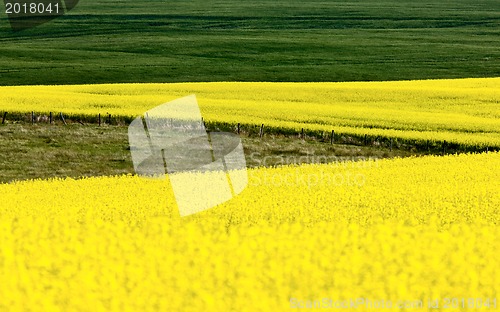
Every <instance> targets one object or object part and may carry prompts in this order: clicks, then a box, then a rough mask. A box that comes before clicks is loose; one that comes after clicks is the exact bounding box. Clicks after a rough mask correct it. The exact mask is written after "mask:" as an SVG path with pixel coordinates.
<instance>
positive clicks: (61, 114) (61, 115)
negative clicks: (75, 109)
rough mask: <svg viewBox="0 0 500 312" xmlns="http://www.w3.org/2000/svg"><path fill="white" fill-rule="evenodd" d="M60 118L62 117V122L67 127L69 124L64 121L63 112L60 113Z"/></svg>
mask: <svg viewBox="0 0 500 312" xmlns="http://www.w3.org/2000/svg"><path fill="white" fill-rule="evenodd" d="M59 116H60V117H61V120H62V122H63V123H64V125H65V126H66V125H67V123H66V120H64V116H63V113H62V112H60V113H59Z"/></svg>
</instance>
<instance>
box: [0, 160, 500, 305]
mask: <svg viewBox="0 0 500 312" xmlns="http://www.w3.org/2000/svg"><path fill="white" fill-rule="evenodd" d="M499 168H500V154H499V153H491V152H490V153H485V154H462V155H448V156H445V157H433V156H429V157H422V158H407V159H393V160H380V161H374V160H372V161H365V162H358V163H352V162H349V163H336V164H328V165H319V164H313V165H304V166H290V167H280V168H267V169H266V168H259V169H252V170H249V185H248V187H247V188H246V189H245V190H244V191H243V192H242V193H241V194H240V195H239V196H237V197H235V198H233V199H232V200H230V201H229V202H226V203H224V204H222V205H220V206H217V207H215V208H212V209H210V210H206V211H204V212H202V213H199V214H196V215H192V216H189V217H186V218H180V217H179V215H178V212H177V208H176V204H175V202H174V200H173V194H172V191H171V189H170V186H169V184H168V181H167V182H166V181H158V180H145V179H142V178H139V177H136V176H120V177H100V178H88V179H81V180H73V179H63V180H50V181H25V182H16V183H13V184H3V185H0V242H1V245H0V281H1V283H0V310H1V311H7V310H8V311H288V310H289V309H290V308H297V307H307V306H317V305H318V304H321V305H322V306H323V307H325V308H329V307H331V306H334V305H335V306H342V305H343V304H350V303H349V300H351V299H353V300H357V301H356V302H358V303H359V305H357V306H354V307H353V306H348V307H350V309H349V310H356V311H373V310H374V309H373V306H374V305H378V306H380V304H384V305H385V306H387V304H389V303H388V302H389V301H390V302H391V303H392V304H400V305H405V306H406V307H407V308H408V310H414V311H426V310H429V309H428V306H427V305H428V300H433V302H435V300H440V301H439V303H440V307H441V310H444V305H445V304H446V303H447V301H446V300H447V299H446V298H457V299H458V300H460V301H459V304H465V305H466V307H467V308H468V309H467V310H474V309H473V308H472V307H471V306H470V304H471V302H472V301H469V300H467V299H466V300H465V301H462V298H477V299H478V300H476V299H474V300H473V302H474V303H473V304H474V305H477V304H480V303H481V302H482V304H485V303H486V302H487V303H488V305H490V308H488V309H484V308H483V309H481V310H488V311H492V310H494V309H493V303H494V299H495V297H498V294H499V293H500V292H499V291H500V284H499V282H498V281H499V280H500V271H499V269H498V268H499V267H500V253H498V250H500V240H499V238H500V228H499V226H498V224H499V218H500V217H499V216H500V208H499V207H500V195H499V193H498V190H499V189H500V180H499V179H498V172H499ZM358 299H363V300H364V301H363V302H364V304H362V303H361V301H359V300H358ZM498 299H500V298H497V300H498ZM479 300H482V301H479ZM487 300H488V301H487ZM449 301H450V304H451V303H452V302H453V301H451V300H449ZM420 303H421V304H422V307H419V305H420ZM499 303H500V302H496V304H497V308H498V304H499ZM467 305H469V306H467ZM400 307H401V306H400ZM410 307H416V308H410ZM384 310H386V309H384ZM393 310H394V309H393ZM452 310H454V311H456V310H458V309H452ZM463 310H465V309H463Z"/></svg>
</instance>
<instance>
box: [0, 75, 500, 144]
mask: <svg viewBox="0 0 500 312" xmlns="http://www.w3.org/2000/svg"><path fill="white" fill-rule="evenodd" d="M190 94H195V95H196V96H197V98H198V102H199V104H200V107H201V110H202V113H203V115H204V116H205V119H206V120H208V121H217V122H228V123H233V124H236V123H242V124H252V125H260V124H262V123H264V124H265V125H266V126H269V127H278V128H287V129H295V130H300V129H301V128H306V129H310V130H319V131H326V132H330V131H331V130H335V131H337V133H346V134H361V135H364V134H368V135H373V136H383V137H394V138H403V139H420V140H439V141H443V140H447V141H449V142H456V143H461V144H468V145H494V146H500V110H499V108H498V105H499V102H500V78H485V79H455V80H424V81H395V82H345V83H344V82H343V83H264V82H263V83H257V82H249V83H232V82H231V83H228V82H215V83H176V84H111V85H78V86H16V87H0V107H1V110H2V111H4V110H6V111H11V112H31V111H38V112H45V113H48V112H50V111H53V112H61V111H62V112H64V113H66V114H78V115H97V114H98V113H101V114H105V113H110V114H112V115H121V116H123V115H125V116H129V117H135V116H137V115H140V114H142V113H144V112H145V111H146V110H148V109H151V108H153V107H155V106H157V105H160V104H163V103H165V102H168V101H171V100H173V99H176V98H179V97H183V96H187V95H190Z"/></svg>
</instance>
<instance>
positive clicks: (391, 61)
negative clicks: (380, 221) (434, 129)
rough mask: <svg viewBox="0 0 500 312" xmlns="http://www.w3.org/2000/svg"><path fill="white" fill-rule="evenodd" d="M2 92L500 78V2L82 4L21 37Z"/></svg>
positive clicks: (3, 65)
mask: <svg viewBox="0 0 500 312" xmlns="http://www.w3.org/2000/svg"><path fill="white" fill-rule="evenodd" d="M4 11H5V10H4V9H2V11H1V13H0V85H20V84H22V85H24V84H81V83H106V82H108V83H117V82H180V81H182V82H184V81H193V82H196V81H359V80H405V79H427V78H462V77H493V76H499V75H500V41H499V38H500V2H499V1H497V0H478V1H472V0H458V1H429V0H426V1H409V0H402V1H396V0H391V1H387V0H386V1H373V0H360V1H298V0H272V1H271V0H269V1H262V0H261V1H249V2H243V1H236V0H223V1H216V2H213V1H201V0H194V1H168V2H165V1H154V0H153V1H133V2H132V1H126V2H123V1H112V0H81V1H80V4H79V5H78V6H77V7H76V8H75V9H74V10H72V11H71V12H70V13H69V14H68V15H65V16H63V17H62V18H59V19H56V20H54V21H52V22H50V23H47V24H44V25H42V26H40V27H37V28H34V29H29V30H25V31H21V32H13V31H12V30H11V29H10V26H9V22H8V20H7V17H6V15H5V13H4Z"/></svg>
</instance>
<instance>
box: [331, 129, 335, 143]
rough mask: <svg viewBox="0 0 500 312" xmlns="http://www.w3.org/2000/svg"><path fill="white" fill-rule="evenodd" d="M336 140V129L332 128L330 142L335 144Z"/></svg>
mask: <svg viewBox="0 0 500 312" xmlns="http://www.w3.org/2000/svg"><path fill="white" fill-rule="evenodd" d="M333 142H335V130H332V137H331V138H330V144H333Z"/></svg>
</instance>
